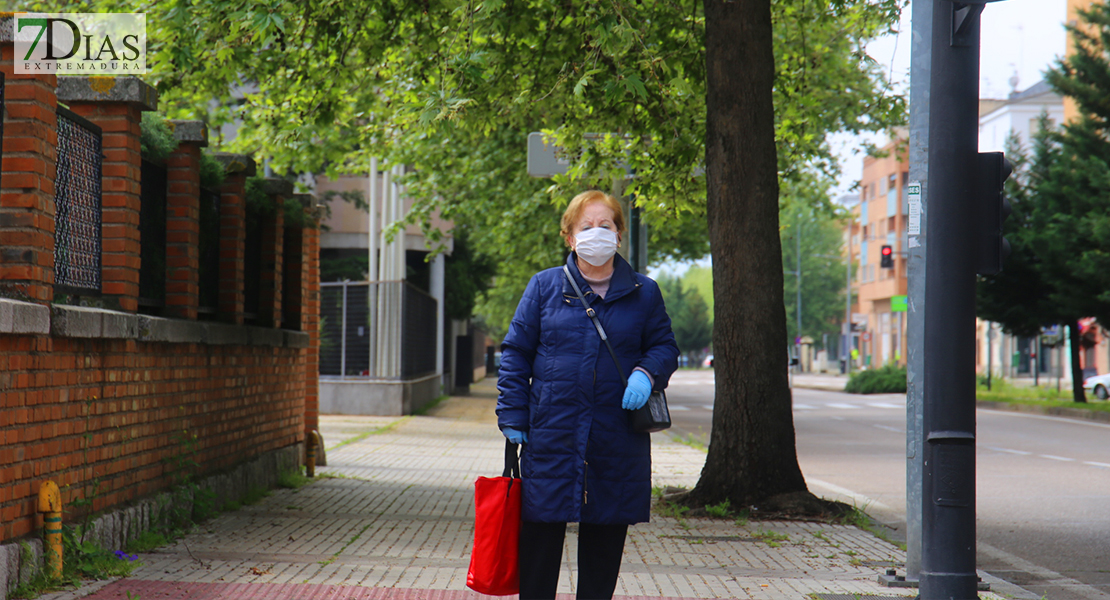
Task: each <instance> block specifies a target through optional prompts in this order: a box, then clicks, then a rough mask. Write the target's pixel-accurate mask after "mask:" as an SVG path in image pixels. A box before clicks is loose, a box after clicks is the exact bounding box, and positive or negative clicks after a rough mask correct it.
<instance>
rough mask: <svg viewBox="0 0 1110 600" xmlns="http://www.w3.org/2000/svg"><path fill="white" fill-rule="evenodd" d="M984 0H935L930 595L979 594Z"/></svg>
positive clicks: (929, 257)
mask: <svg viewBox="0 0 1110 600" xmlns="http://www.w3.org/2000/svg"><path fill="white" fill-rule="evenodd" d="M981 1H982V0H980V2H981ZM982 11H983V5H982V4H967V3H955V2H950V1H947V0H933V31H932V40H933V47H932V64H931V77H930V104H929V211H928V214H927V215H926V227H927V228H928V232H929V245H928V247H927V248H926V254H925V256H926V261H927V263H928V265H929V267H928V268H929V278H928V280H927V281H926V282H925V290H926V291H925V304H926V308H925V312H926V314H927V315H928V319H929V320H928V322H927V323H926V324H925V336H924V337H925V355H926V356H927V357H928V367H927V369H926V371H925V389H924V392H925V402H924V407H923V408H924V412H923V417H924V435H925V440H924V447H923V448H922V450H923V451H924V463H923V467H924V472H923V477H922V528H921V529H922V556H921V559H922V560H921V580H920V590H921V598H922V600H974V599H975V598H977V597H978V594H977V587H978V578H977V575H976V572H975V268H976V261H975V256H976V246H975V237H974V236H975V234H976V229H975V226H976V225H975V221H976V219H975V215H976V212H975V205H974V203H975V201H976V198H975V190H976V189H977V186H976V181H977V177H978V176H979V173H978V164H979V160H978V139H977V138H978V135H977V134H978V129H979V127H978V120H979V119H978V97H979V25H980V23H979V17H980V15H981V14H982Z"/></svg>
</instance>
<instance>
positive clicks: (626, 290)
mask: <svg viewBox="0 0 1110 600" xmlns="http://www.w3.org/2000/svg"><path fill="white" fill-rule="evenodd" d="M574 259H575V255H574V254H573V253H571V254H570V256H569V257H568V258H567V266H569V267H570V271H571V273H572V274H573V276H574V277H575V279H576V281H577V282H578V286H579V288H580V289H581V290H582V293H583V294H584V295H585V297H586V300H587V301H588V302H589V303H590V305H591V306H592V307H593V308H594V310H595V311H596V312H597V315H598V318H599V319H600V320H601V324H602V326H603V327H604V328H605V332H606V334H607V335H608V336H609V342H610V343H611V344H612V345H613V349H614V350H615V351H616V353H617V356H618V357H619V358H620V362H621V367H622V368H623V369H624V376H625V378H627V377H628V376H629V375H631V374H632V371H633V369H635V368H636V367H641V368H643V369H644V370H646V371H647V372H648V373H650V374H651V376H652V378H653V379H654V384H655V389H657V390H658V389H663V388H665V387H666V386H667V381H668V380H669V379H670V377H671V374H672V373H674V371H675V369H676V368H677V367H678V362H677V361H678V346H677V345H676V344H675V341H674V334H673V333H672V332H671V320H670V317H668V316H667V311H666V309H665V308H664V306H663V297H662V296H661V295H660V293H659V286H658V285H657V284H656V283H655V282H654V281H652V280H651V279H650V278H648V277H645V276H643V275H640V274H638V273H636V272H635V271H633V270H632V267H631V266H629V264H628V263H627V262H626V261H625V260H624V259H623V258H621V257H620V256H619V255H617V256H616V257H615V259H614V260H615V264H614V270H613V278H612V280H611V281H610V283H609V290H608V291H607V292H606V293H605V298H604V299H603V298H600V297H599V296H598V295H597V294H595V293H593V292H592V291H591V290H590V287H589V285H588V284H587V283H586V281H585V280H584V279H582V275H581V274H580V273H579V272H578V267H577V265H576V264H575V260H574ZM497 387H498V390H499V391H500V396H499V397H498V400H497V423H498V426H499V427H501V428H505V427H511V428H513V429H517V430H521V431H526V432H528V443H527V444H525V446H524V452H523V456H522V458H521V476H522V477H523V479H524V486H523V517H524V520H526V521H534V522H547V523H555V522H582V523H599V524H621V523H629V524H630V523H642V522H646V521H647V520H648V517H649V512H650V509H651V439H650V435H649V434H647V433H636V432H633V431H632V428H631V427H630V426H629V421H628V411H626V410H624V409H622V408H621V399H622V398H623V396H624V388H625V386H624V383H623V382H622V378H621V377H620V375H619V374H618V373H617V367H616V365H615V364H614V362H613V358H612V357H611V356H610V355H609V351H608V349H606V347H605V344H604V343H603V342H602V341H601V337H600V336H599V335H598V332H597V329H595V328H594V325H593V322H592V321H591V320H590V318H589V317H588V316H587V315H586V310H585V309H584V308H583V307H582V303H581V301H580V300H579V299H578V296H577V295H576V294H575V292H574V288H573V287H571V285H570V282H569V281H567V278H566V275H565V274H564V272H563V269H562V267H558V268H554V269H547V270H544V271H541V272H539V273H537V274H536V275H535V276H533V277H532V280H531V281H530V282H529V283H528V287H527V288H526V289H525V290H524V295H523V296H522V297H521V299H520V304H519V305H518V306H517V309H516V314H515V315H514V316H513V320H512V324H511V325H510V326H509V332H508V334H506V336H505V341H504V342H503V343H502V345H501V371H500V374H499V378H498V381H497Z"/></svg>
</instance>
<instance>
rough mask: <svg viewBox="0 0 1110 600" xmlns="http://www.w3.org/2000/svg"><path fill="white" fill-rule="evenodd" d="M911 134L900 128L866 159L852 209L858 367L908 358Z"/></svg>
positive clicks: (901, 363)
mask: <svg viewBox="0 0 1110 600" xmlns="http://www.w3.org/2000/svg"><path fill="white" fill-rule="evenodd" d="M908 139H909V138H908V136H907V134H906V131H905V130H896V131H895V134H894V135H893V136H892V139H891V140H890V141H889V142H888V143H887V144H886V145H885V146H883V147H882V148H881V149H880V152H879V153H878V155H877V156H867V157H866V158H864V159H863V177H862V178H861V179H860V189H859V203H858V204H856V205H855V206H853V207H852V209H851V210H852V215H853V219H852V223H851V225H850V228H851V229H850V232H849V233H848V237H849V240H848V241H849V247H850V248H851V250H850V251H851V252H852V254H853V257H854V262H855V265H856V269H855V277H854V286H853V287H854V288H855V290H854V292H855V293H854V295H853V296H854V304H853V310H852V313H853V315H852V322H853V325H854V329H855V330H856V333H855V334H854V335H853V342H852V343H853V345H854V349H855V350H856V352H855V353H854V361H855V362H854V365H853V366H854V367H856V368H863V367H866V368H878V367H881V366H883V365H888V364H899V365H905V364H906V360H905V356H906V312H905V297H906V289H907V280H906V258H907V252H906V250H907V248H906V227H907V223H908V218H907V217H908V213H909V211H908V203H907V197H906V185H907V184H908V183H909V143H908ZM884 246H890V255H889V261H890V262H889V263H888V264H889V265H890V266H883V265H884V261H883V257H882V252H883V247H884Z"/></svg>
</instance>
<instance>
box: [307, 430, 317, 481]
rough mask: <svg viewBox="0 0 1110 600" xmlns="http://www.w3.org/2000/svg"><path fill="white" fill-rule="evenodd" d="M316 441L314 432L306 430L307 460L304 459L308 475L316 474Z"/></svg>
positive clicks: (313, 475)
mask: <svg viewBox="0 0 1110 600" xmlns="http://www.w3.org/2000/svg"><path fill="white" fill-rule="evenodd" d="M316 443H317V439H316V432H315V431H310V432H308V442H307V444H306V445H307V446H308V460H306V461H305V473H306V474H307V475H308V476H309V477H315V476H316Z"/></svg>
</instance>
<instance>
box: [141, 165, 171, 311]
mask: <svg viewBox="0 0 1110 600" xmlns="http://www.w3.org/2000/svg"><path fill="white" fill-rule="evenodd" d="M167 183H168V180H167V177H166V167H165V165H159V164H155V163H153V162H151V161H149V160H145V159H144V160H143V163H142V185H141V187H140V192H139V248H140V250H139V251H140V255H139V256H140V263H139V306H143V307H147V308H159V307H162V306H165V304H166V191H167V189H166V186H167Z"/></svg>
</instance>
